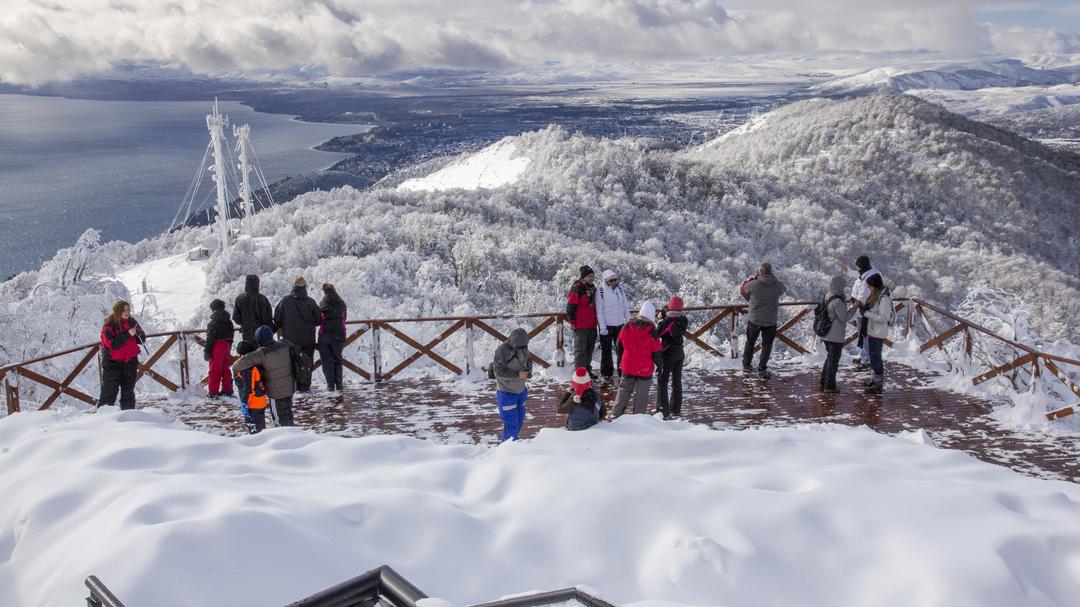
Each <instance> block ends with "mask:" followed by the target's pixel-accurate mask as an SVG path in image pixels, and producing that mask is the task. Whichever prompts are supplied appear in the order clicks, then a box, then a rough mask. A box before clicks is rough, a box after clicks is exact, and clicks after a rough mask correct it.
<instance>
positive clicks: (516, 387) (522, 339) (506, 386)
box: [491, 328, 533, 441]
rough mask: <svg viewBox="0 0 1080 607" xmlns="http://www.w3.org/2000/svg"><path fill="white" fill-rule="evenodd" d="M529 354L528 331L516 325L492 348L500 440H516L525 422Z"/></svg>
mask: <svg viewBox="0 0 1080 607" xmlns="http://www.w3.org/2000/svg"><path fill="white" fill-rule="evenodd" d="M532 366H533V361H532V354H531V353H530V352H529V334H528V333H526V332H525V329H522V328H517V329H514V330H513V331H511V332H510V337H509V338H507V340H506V341H505V342H503V343H502V344H500V345H499V347H498V349H496V350H495V358H494V359H493V360H492V361H491V369H492V372H493V374H494V375H495V402H496V403H497V404H498V406H499V417H500V418H502V421H503V433H502V440H503V441H507V440H510V439H513V440H517V437H518V434H519V433H520V432H521V426H523V425H524V424H525V399H527V398H528V397H529V389H528V387H527V386H526V385H525V381H526V380H527V379H529V377H530V376H532Z"/></svg>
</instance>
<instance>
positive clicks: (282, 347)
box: [232, 325, 296, 426]
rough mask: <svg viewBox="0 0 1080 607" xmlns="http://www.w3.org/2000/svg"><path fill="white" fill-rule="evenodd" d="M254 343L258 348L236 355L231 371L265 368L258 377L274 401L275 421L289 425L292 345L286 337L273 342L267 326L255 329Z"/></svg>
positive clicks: (293, 384) (272, 331) (293, 381)
mask: <svg viewBox="0 0 1080 607" xmlns="http://www.w3.org/2000/svg"><path fill="white" fill-rule="evenodd" d="M255 343H256V344H257V345H258V349H257V350H255V351H254V352H249V353H247V354H245V355H243V356H241V357H240V358H238V359H237V360H236V362H235V363H233V367H232V369H233V373H239V372H241V371H246V370H248V369H251V368H252V367H256V366H257V367H259V368H260V369H261V370H262V371H265V373H260V376H261V379H262V381H263V383H265V384H266V394H267V396H269V397H270V399H271V400H272V401H273V403H272V406H273V407H274V411H277V420H278V424H279V425H282V426H292V425H293V414H292V396H293V392H294V391H295V389H296V381H295V379H293V371H292V352H291V349H292V344H290V343H289V342H288V341H287V340H285V339H282V340H279V341H274V330H273V329H271V328H270V327H268V326H266V325H263V326H261V327H259V328H258V329H256V330H255ZM249 411H250V409H249Z"/></svg>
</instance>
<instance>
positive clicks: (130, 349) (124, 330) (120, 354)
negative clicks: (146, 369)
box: [97, 300, 146, 409]
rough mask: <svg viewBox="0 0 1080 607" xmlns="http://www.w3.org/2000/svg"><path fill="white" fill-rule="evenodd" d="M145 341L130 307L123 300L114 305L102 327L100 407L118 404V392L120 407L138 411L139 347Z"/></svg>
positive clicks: (144, 334)
mask: <svg viewBox="0 0 1080 607" xmlns="http://www.w3.org/2000/svg"><path fill="white" fill-rule="evenodd" d="M145 342H146V333H144V332H143V330H142V327H140V326H139V321H137V320H135V319H134V318H132V317H131V305H130V304H128V302H126V301H123V300H121V301H117V302H116V303H114V304H113V307H112V312H111V313H110V314H109V315H108V316H106V317H105V323H104V326H102V327H101V395H100V396H99V397H98V404H97V406H99V407H104V406H112V405H114V404H116V393H117V392H119V393H120V408H121V409H134V408H135V378H136V376H137V374H138V372H139V345H140V344H142V343H145Z"/></svg>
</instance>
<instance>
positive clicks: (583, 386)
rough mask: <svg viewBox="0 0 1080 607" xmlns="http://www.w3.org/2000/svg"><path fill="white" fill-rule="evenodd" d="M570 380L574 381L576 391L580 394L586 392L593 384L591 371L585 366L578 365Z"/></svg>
mask: <svg viewBox="0 0 1080 607" xmlns="http://www.w3.org/2000/svg"><path fill="white" fill-rule="evenodd" d="M570 381H571V382H573V384H574V393H575V394H577V395H578V396H581V395H582V394H584V393H585V391H586V390H588V389H589V386H591V385H592V378H591V377H589V372H588V371H586V370H585V367H578V368H577V370H576V371H574V377H572V378H570Z"/></svg>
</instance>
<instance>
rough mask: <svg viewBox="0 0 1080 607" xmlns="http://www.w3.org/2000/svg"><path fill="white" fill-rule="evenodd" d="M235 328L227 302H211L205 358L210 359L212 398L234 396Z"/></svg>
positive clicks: (204, 348) (210, 389)
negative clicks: (232, 370) (233, 359)
mask: <svg viewBox="0 0 1080 607" xmlns="http://www.w3.org/2000/svg"><path fill="white" fill-rule="evenodd" d="M233 333H235V329H234V328H233V324H232V321H231V320H229V313H228V312H227V311H226V310H225V302H223V301H221V300H220V299H215V300H214V301H212V302H210V322H209V323H207V325H206V345H205V346H203V358H204V359H206V360H208V361H210V377H209V380H210V383H209V385H208V386H207V388H208V390H209V392H210V396H211V398H213V397H216V396H232V394H233V392H232V372H231V371H230V370H229V365H231V364H232V356H231V354H232V342H233Z"/></svg>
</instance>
